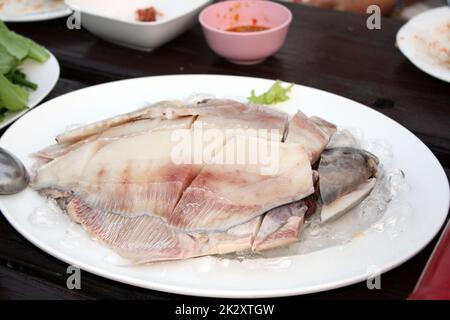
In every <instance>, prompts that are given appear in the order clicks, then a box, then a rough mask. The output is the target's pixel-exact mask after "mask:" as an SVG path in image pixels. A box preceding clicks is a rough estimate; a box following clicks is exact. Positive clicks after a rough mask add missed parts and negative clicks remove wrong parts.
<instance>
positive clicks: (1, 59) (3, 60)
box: [0, 45, 19, 74]
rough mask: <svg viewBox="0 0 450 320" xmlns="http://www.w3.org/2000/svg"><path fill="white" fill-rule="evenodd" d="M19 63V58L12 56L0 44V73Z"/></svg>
mask: <svg viewBox="0 0 450 320" xmlns="http://www.w3.org/2000/svg"><path fill="white" fill-rule="evenodd" d="M18 65H19V60H17V59H16V58H14V57H13V56H12V55H10V54H9V53H8V51H6V49H5V48H4V47H3V46H1V45H0V74H6V73H8V72H10V71H11V70H13V69H14V68H16V67H17V66H18Z"/></svg>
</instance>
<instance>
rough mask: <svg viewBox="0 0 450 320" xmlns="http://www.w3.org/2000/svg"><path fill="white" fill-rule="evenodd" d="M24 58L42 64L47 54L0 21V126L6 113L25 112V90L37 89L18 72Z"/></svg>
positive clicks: (26, 98) (26, 95)
mask: <svg viewBox="0 0 450 320" xmlns="http://www.w3.org/2000/svg"><path fill="white" fill-rule="evenodd" d="M28 58H30V59H33V60H35V61H37V62H39V63H44V62H45V61H47V60H48V59H49V58H50V54H49V53H48V52H47V50H45V48H44V47H42V46H40V45H39V44H37V43H36V42H34V41H33V40H31V39H28V38H26V37H24V36H21V35H19V34H17V33H15V32H13V31H11V30H9V29H8V27H7V26H6V25H5V24H4V23H3V21H0V122H1V121H2V119H3V118H4V116H5V113H6V112H8V111H13V112H15V111H20V110H23V109H25V108H27V106H28V97H29V93H28V91H27V90H26V89H29V90H36V89H37V85H36V84H35V83H32V82H30V81H28V80H27V77H26V75H25V73H23V72H22V71H21V70H19V69H18V67H19V66H20V65H21V64H22V63H23V62H24V61H25V60H26V59H28Z"/></svg>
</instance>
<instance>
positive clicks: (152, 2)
mask: <svg viewBox="0 0 450 320" xmlns="http://www.w3.org/2000/svg"><path fill="white" fill-rule="evenodd" d="M210 1H211V0H172V1H165V0H134V1H121V0H97V1H91V0H66V4H67V5H68V6H69V8H71V9H72V10H74V11H75V12H79V13H80V20H81V25H82V27H84V28H86V29H87V30H89V31H90V32H92V33H93V34H95V35H97V36H99V37H100V38H103V39H105V40H107V41H110V42H113V43H116V44H119V45H123V46H126V47H130V48H133V49H137V50H142V51H151V50H153V49H155V48H157V47H159V46H161V45H163V44H165V43H167V42H168V41H170V40H172V39H174V38H175V37H177V36H178V35H180V34H181V33H183V32H184V31H186V30H188V29H189V28H191V27H192V26H194V24H195V23H196V22H197V16H198V13H199V12H200V10H201V9H202V8H203V7H204V6H206V5H207V4H208V3H209V2H210ZM149 7H154V8H155V9H156V10H157V11H158V12H159V13H160V15H158V17H157V20H156V21H155V22H140V21H138V20H137V19H136V11H137V10H138V9H145V8H149Z"/></svg>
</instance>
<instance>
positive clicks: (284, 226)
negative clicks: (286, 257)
mask: <svg viewBox="0 0 450 320" xmlns="http://www.w3.org/2000/svg"><path fill="white" fill-rule="evenodd" d="M307 210H308V207H307V206H306V205H305V203H304V202H303V201H297V202H294V203H291V204H287V205H284V206H281V207H278V208H275V209H272V210H270V211H269V212H267V213H266V214H265V215H264V216H263V221H262V223H261V227H260V229H259V231H258V233H257V235H256V239H255V241H254V242H253V246H252V249H253V250H254V251H261V250H265V249H268V248H269V247H277V246H282V245H286V244H289V243H293V242H296V241H298V240H299V235H300V232H301V230H302V229H303V227H302V226H303V218H304V216H305V213H306V211H307Z"/></svg>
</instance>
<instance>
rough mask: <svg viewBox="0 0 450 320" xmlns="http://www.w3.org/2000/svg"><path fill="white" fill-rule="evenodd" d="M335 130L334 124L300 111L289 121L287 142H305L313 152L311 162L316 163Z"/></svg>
mask: <svg viewBox="0 0 450 320" xmlns="http://www.w3.org/2000/svg"><path fill="white" fill-rule="evenodd" d="M335 132H336V126H335V125H334V124H332V123H330V122H328V121H326V120H324V119H321V118H319V117H314V116H313V117H308V116H306V115H305V114H304V113H303V112H301V111H298V112H297V114H296V115H295V116H294V117H293V118H292V119H291V121H290V123H289V131H288V136H287V139H286V142H294V143H303V144H305V146H306V147H307V149H308V150H309V151H310V153H311V163H315V162H316V161H317V160H318V159H319V157H320V155H321V153H322V151H323V150H324V149H325V147H326V146H327V144H328V142H329V141H330V138H331V136H332V135H333V134H334V133H335Z"/></svg>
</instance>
